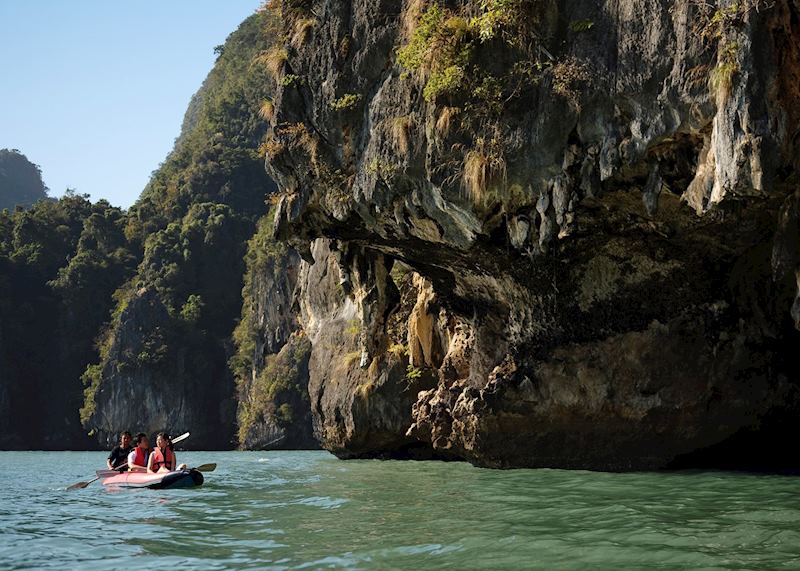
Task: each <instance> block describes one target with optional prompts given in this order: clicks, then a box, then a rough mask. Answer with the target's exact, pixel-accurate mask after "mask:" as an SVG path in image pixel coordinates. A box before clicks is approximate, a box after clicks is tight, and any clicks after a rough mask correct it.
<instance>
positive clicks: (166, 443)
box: [147, 432, 186, 474]
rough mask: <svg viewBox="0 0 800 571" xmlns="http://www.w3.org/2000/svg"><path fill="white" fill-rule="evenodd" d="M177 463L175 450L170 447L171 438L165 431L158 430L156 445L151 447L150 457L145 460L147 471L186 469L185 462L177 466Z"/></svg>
mask: <svg viewBox="0 0 800 571" xmlns="http://www.w3.org/2000/svg"><path fill="white" fill-rule="evenodd" d="M177 463H178V462H177V460H176V458H175V451H174V450H173V449H172V439H171V438H170V436H169V434H167V433H166V432H159V433H158V437H157V438H156V447H155V448H153V451H152V452H151V453H150V459H149V460H148V461H147V471H148V472H150V473H151V474H154V473H156V472H172V471H173V470H176V469H177V470H185V469H186V464H181V465H180V466H177ZM176 466H177V468H176Z"/></svg>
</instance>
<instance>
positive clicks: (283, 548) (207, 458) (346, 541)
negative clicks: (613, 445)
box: [0, 452, 800, 570]
mask: <svg viewBox="0 0 800 571" xmlns="http://www.w3.org/2000/svg"><path fill="white" fill-rule="evenodd" d="M104 459H105V454H102V453H98V452H0V569H3V570H5V569H28V568H59V569H112V568H123V567H129V566H144V567H145V568H147V569H174V568H175V567H180V568H183V569H327V568H342V569H612V568H617V569H759V570H763V569H800V479H797V478H795V477H789V476H765V475H751V474H739V473H723V472H679V473H632V474H608V473H595V472H579V471H562V470H508V471H497V470H486V469H479V468H475V467H472V466H470V465H469V464H465V463H444V462H399V461H379V460H359V461H341V460H337V459H336V458H334V457H333V456H331V455H330V454H328V453H325V452H178V459H179V461H180V462H188V463H189V464H190V465H198V464H201V463H206V462H216V463H217V464H218V468H217V469H216V471H214V472H213V473H209V474H206V483H205V485H203V486H202V487H200V488H194V489H185V490H160V491H159V490H120V491H109V490H105V489H104V488H103V486H102V485H100V484H99V483H97V482H95V483H94V484H92V485H91V486H89V487H88V488H86V489H84V490H77V491H66V490H65V488H66V486H68V485H69V484H71V483H74V482H76V481H79V480H87V479H89V477H90V476H92V475H93V472H94V470H95V469H97V468H101V467H103V464H104Z"/></svg>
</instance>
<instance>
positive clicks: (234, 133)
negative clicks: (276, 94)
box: [0, 11, 314, 449]
mask: <svg viewBox="0 0 800 571" xmlns="http://www.w3.org/2000/svg"><path fill="white" fill-rule="evenodd" d="M275 28H276V23H275V22H274V21H273V15H272V14H271V13H270V12H269V11H260V12H258V13H256V14H254V15H253V16H252V17H250V18H248V19H247V20H245V22H243V23H242V25H241V26H240V27H239V29H238V30H236V31H235V32H234V33H232V34H231V35H230V37H229V38H228V40H227V41H226V42H225V44H224V45H223V46H220V47H219V48H217V50H216V51H217V53H218V54H219V56H218V59H217V61H216V64H215V66H214V68H213V70H212V71H211V73H210V74H209V76H208V77H207V78H206V80H205V81H204V83H203V85H202V86H201V88H200V89H199V91H198V92H197V93H196V94H195V96H194V97H193V98H192V101H191V103H190V105H189V108H188V109H187V112H186V116H185V118H184V122H183V127H182V132H181V134H180V137H179V138H178V139H177V141H176V143H175V147H174V149H173V151H172V152H171V153H170V155H169V156H168V157H167V158H166V160H165V161H164V163H163V164H162V165H161V166H160V167H159V168H158V170H157V171H156V172H154V173H153V175H152V177H151V180H150V182H149V183H148V185H147V187H146V188H145V189H144V191H143V192H142V195H141V197H140V198H139V200H138V201H137V202H136V203H135V204H134V205H133V206H132V207H131V208H130V210H129V211H128V212H123V211H121V210H120V209H118V208H114V207H111V206H110V205H109V204H107V203H106V202H104V201H100V202H98V203H97V204H94V205H93V204H91V203H90V202H89V201H88V200H87V199H86V198H85V197H81V196H76V195H68V196H66V197H65V198H63V199H61V200H59V201H57V202H40V203H38V204H36V205H35V206H34V207H33V208H32V209H30V210H28V211H20V212H15V213H5V214H3V215H2V217H1V218H0V240H1V241H0V294H1V295H2V297H0V341H2V345H1V348H0V419H1V420H0V424H1V426H0V428H2V430H3V434H4V435H5V436H3V437H2V438H0V447H23V448H31V447H33V448H37V447H46V448H65V447H66V448H74V447H79V448H80V447H87V446H98V445H100V446H106V445H107V444H108V443H109V442H110V441H112V440H113V439H115V438H116V433H117V432H119V431H120V430H124V429H128V430H134V431H138V430H146V431H149V432H153V431H156V430H162V429H168V430H172V431H184V430H190V431H191V432H192V435H193V436H192V439H191V442H190V443H189V444H190V445H191V446H193V447H198V448H206V449H208V448H230V447H234V446H237V445H238V444H239V438H238V436H237V435H239V434H241V435H242V443H243V444H245V445H249V446H268V445H279V446H287V445H289V446H313V445H314V441H313V439H312V437H311V429H310V415H309V413H308V406H307V391H306V382H305V377H303V376H302V375H303V374H307V373H304V371H303V370H302V367H301V369H300V371H299V372H294V373H293V375H294V376H293V377H292V382H291V383H288V384H287V383H286V382H284V380H283V376H280V378H278V377H276V376H275V375H274V370H275V369H274V368H270V371H273V374H272V376H271V377H269V379H267V380H266V381H265V380H263V375H260V373H261V370H262V369H263V368H264V367H265V360H268V356H269V354H271V353H278V352H279V351H280V350H281V348H282V346H283V344H284V343H286V342H287V341H288V335H289V334H290V333H291V331H292V324H291V323H292V321H293V318H292V314H291V313H290V312H289V308H288V306H289V303H288V302H286V303H284V305H283V310H282V313H281V312H279V313H281V317H280V319H281V320H283V322H285V323H286V324H285V326H284V329H285V330H286V334H285V335H281V337H280V339H279V340H278V342H273V343H270V344H268V346H265V345H264V344H263V343H260V342H258V343H256V342H255V341H256V340H257V339H258V338H259V337H260V336H263V335H264V334H265V333H264V331H263V330H261V329H259V327H258V326H257V325H255V324H254V323H255V322H254V316H253V314H252V312H253V311H254V310H255V308H256V302H255V301H254V299H253V297H254V296H256V295H258V293H259V292H260V291H263V290H259V289H258V288H253V284H256V283H261V282H263V280H264V279H265V277H264V276H265V275H267V274H269V275H271V274H270V270H269V268H266V267H265V266H264V265H263V263H262V261H263V260H264V255H261V254H257V253H255V252H251V253H248V247H250V248H251V249H252V248H255V247H256V245H257V246H258V247H260V246H262V245H263V243H264V240H265V239H266V240H269V241H271V236H270V235H269V234H270V233H268V232H267V233H265V232H264V231H263V230H261V231H259V232H258V235H259V236H262V238H253V239H252V240H251V238H252V237H253V236H254V234H256V230H257V227H259V226H258V221H259V220H260V219H262V217H264V215H265V214H266V212H267V209H268V206H269V202H270V199H269V197H270V195H271V194H273V193H274V191H275V190H276V187H275V184H274V183H273V182H272V181H271V179H270V178H269V176H268V175H267V174H266V171H265V168H264V159H263V154H262V151H261V150H260V148H261V146H262V145H263V143H264V141H265V139H266V135H267V131H268V128H269V126H268V123H267V121H266V120H265V118H264V115H265V113H267V112H268V109H269V108H270V105H271V94H272V92H273V91H274V88H275V84H274V80H273V79H272V76H271V75H270V74H269V73H268V70H267V66H266V65H265V63H264V61H263V59H264V54H266V53H267V52H268V51H269V49H270V47H271V45H272V39H271V38H272V34H274V32H275ZM34 170H35V173H36V174H37V175H38V169H36V168H35V167H34ZM268 226H269V224H268V223H266V222H262V223H261V225H260V228H262V229H263V228H266V227H268ZM248 245H249V246H248ZM245 275H247V279H246V280H245ZM245 282H246V284H247V287H246V288H245V289H244V296H245V299H246V303H245V304H244V311H243V309H242V308H243V303H242V299H243V298H242V295H243V286H245ZM284 294H285V295H290V294H291V291H288V293H287V292H285V291H284ZM240 321H241V322H242V325H241V326H239V328H238V330H237V334H236V336H235V337H236V340H234V329H235V328H236V326H237V323H239V322H240ZM261 324H262V326H263V325H264V324H263V320H261ZM266 329H267V330H269V334H270V335H274V333H273V329H274V328H272V327H270V326H269V325H267V327H266ZM298 343H299V341H298ZM299 346H300V347H301V348H302V347H304V345H302V343H300V345H299ZM298 351H299V352H298V353H297V354H298V355H299V357H298V358H300V360H301V361H302V356H301V355H302V354H303V353H302V350H300V349H298ZM234 357H235V358H234ZM229 361H230V363H229ZM233 371H235V372H236V377H235V376H234V372H233ZM298 376H300V377H301V378H300V379H298ZM255 379H261V380H259V381H258V382H257V383H255V385H254V384H253V382H254V380H255ZM265 383H266V384H265ZM271 385H275V388H270V387H271ZM265 391H266V393H265ZM265 395H266V396H265ZM298 403H301V404H302V403H304V404H305V406H300V405H299V404H298ZM292 405H294V406H295V407H296V409H297V410H296V412H294V413H293V412H292V410H291V407H292ZM239 420H241V421H242V424H243V428H241V429H239V426H238V422H239ZM300 424H302V426H301V427H299V428H297V429H295V426H296V425H300ZM87 433H88V434H90V435H91V438H89V437H87ZM295 433H296V434H297V435H299V436H295ZM248 434H250V436H249V437H248V436H247V435H248ZM253 434H263V435H266V436H268V437H269V438H266V439H265V438H261V439H259V438H254V437H253V436H252V435H253ZM270 439H271V440H272V443H270Z"/></svg>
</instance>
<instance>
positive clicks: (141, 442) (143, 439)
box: [136, 432, 150, 448]
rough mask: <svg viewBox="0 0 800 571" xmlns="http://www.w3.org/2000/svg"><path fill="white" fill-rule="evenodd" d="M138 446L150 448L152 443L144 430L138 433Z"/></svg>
mask: <svg viewBox="0 0 800 571" xmlns="http://www.w3.org/2000/svg"><path fill="white" fill-rule="evenodd" d="M136 446H138V447H139V448H149V447H150V443H149V442H148V441H147V435H146V434H145V433H144V432H140V433H139V434H137V435H136Z"/></svg>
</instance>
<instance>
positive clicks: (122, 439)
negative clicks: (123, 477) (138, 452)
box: [106, 430, 131, 471]
mask: <svg viewBox="0 0 800 571" xmlns="http://www.w3.org/2000/svg"><path fill="white" fill-rule="evenodd" d="M130 451H131V433H130V432H128V431H127V430H126V431H125V432H123V433H122V434H120V435H119V444H118V445H117V446H114V448H113V449H112V450H111V453H110V454H109V455H108V460H106V465H107V466H108V469H109V470H114V469H115V468H116V467H117V466H120V465H122V464H125V463H126V462H127V459H128V454H130ZM120 470H121V471H125V470H127V468H125V467H124V466H123V467H122V468H120Z"/></svg>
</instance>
